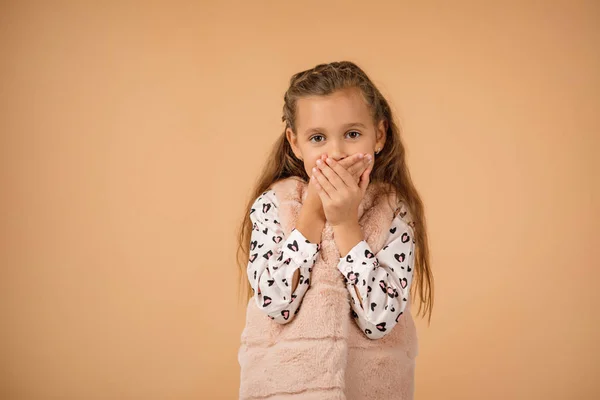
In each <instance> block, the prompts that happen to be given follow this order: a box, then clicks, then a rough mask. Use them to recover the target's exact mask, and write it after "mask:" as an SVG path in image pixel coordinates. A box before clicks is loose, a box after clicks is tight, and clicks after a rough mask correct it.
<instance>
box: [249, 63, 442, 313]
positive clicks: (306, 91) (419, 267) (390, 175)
mask: <svg viewBox="0 0 600 400" xmlns="http://www.w3.org/2000/svg"><path fill="white" fill-rule="evenodd" d="M345 88H358V89H360V91H361V92H362V95H363V96H364V99H365V101H366V103H367V105H368V107H369V109H370V111H371V116H372V118H373V121H374V123H375V126H377V123H378V122H379V121H381V120H385V121H387V131H386V140H385V145H384V147H383V149H382V150H381V152H380V153H379V154H378V155H377V156H376V157H375V163H374V166H373V170H372V172H371V174H370V182H387V183H389V184H391V186H392V187H393V190H395V192H396V194H397V196H398V198H399V199H402V200H404V202H405V203H406V205H407V206H408V208H409V211H410V213H411V214H412V217H413V221H414V226H413V227H414V234H415V241H416V243H415V263H414V268H413V270H414V272H413V273H414V278H413V285H411V292H414V290H413V286H414V287H416V289H417V293H418V298H419V309H418V312H417V315H419V314H420V312H421V309H422V308H424V310H423V315H425V314H427V313H428V314H429V319H428V322H431V312H432V310H433V274H432V272H431V266H430V261H429V246H428V240H427V230H426V223H425V212H424V206H423V202H422V201H421V197H420V196H419V193H418V192H417V189H416V188H415V186H414V184H413V182H412V180H411V177H410V173H409V171H408V167H407V165H406V155H405V150H404V145H403V144H402V140H401V138H400V128H399V127H398V126H397V125H396V123H395V122H394V117H393V115H392V110H391V109H390V107H389V105H388V102H387V101H386V99H385V98H384V97H383V95H382V94H381V93H380V91H379V90H378V89H377V87H376V86H375V85H374V84H373V82H371V80H370V79H369V77H368V76H367V74H366V73H365V72H364V71H363V70H362V69H361V68H360V67H358V66H357V65H356V64H355V63H353V62H350V61H340V62H331V63H329V64H319V65H317V66H315V67H314V68H311V69H308V70H306V71H302V72H298V73H297V74H294V75H293V76H292V77H291V79H290V85H289V88H288V90H287V91H286V92H285V95H284V105H283V116H282V121H283V122H285V128H284V129H283V132H282V133H281V135H280V136H279V138H278V139H277V140H276V142H275V144H274V146H273V148H272V150H271V153H270V155H269V156H268V158H267V160H266V163H265V165H264V168H263V170H262V172H261V174H260V176H259V178H258V180H257V181H256V183H255V187H254V190H253V191H252V192H251V193H252V194H251V196H250V198H249V199H248V202H247V204H246V208H245V209H244V215H243V218H242V222H241V224H240V226H239V229H238V249H237V263H238V267H239V269H238V277H239V286H240V287H239V288H240V290H239V292H238V293H239V294H244V295H243V296H241V298H243V299H244V301H245V302H247V301H248V300H249V299H250V298H251V297H252V296H253V293H252V288H251V286H250V282H249V280H248V277H247V274H246V270H247V266H248V259H249V246H250V238H251V234H252V221H251V220H250V218H249V212H250V207H251V206H252V204H253V203H254V201H255V200H256V198H257V197H258V196H259V195H261V194H262V193H263V192H265V191H266V190H267V189H268V188H269V187H270V186H271V184H273V183H274V182H276V181H278V180H280V179H284V178H287V177H290V176H296V177H300V178H301V179H302V180H303V181H304V182H308V180H309V177H308V175H307V174H306V171H305V170H304V164H303V162H302V161H301V160H300V159H298V158H296V156H295V155H294V152H293V151H292V148H291V146H290V143H289V142H288V141H287V138H286V134H285V131H286V129H287V128H288V127H289V128H290V129H291V130H292V131H293V132H296V123H295V122H296V101H297V100H298V99H299V98H301V97H304V96H314V95H321V96H326V95H329V94H331V93H333V92H335V91H336V90H340V89H345ZM411 297H413V298H412V301H413V302H414V301H415V298H414V296H411Z"/></svg>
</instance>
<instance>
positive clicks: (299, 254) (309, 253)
mask: <svg viewBox="0 0 600 400" xmlns="http://www.w3.org/2000/svg"><path fill="white" fill-rule="evenodd" d="M294 241H295V242H296V243H297V244H298V251H296V252H294V251H291V249H286V251H288V254H293V256H292V260H294V261H295V262H296V263H297V264H298V265H302V264H303V263H304V262H305V261H306V260H311V259H312V258H314V256H315V255H316V254H317V252H318V251H319V250H320V248H321V246H320V245H319V244H318V243H312V242H310V241H309V240H308V239H307V238H306V237H305V236H304V235H303V234H302V232H300V231H299V230H297V229H296V228H294V229H293V230H292V231H291V232H290V234H289V236H288V238H287V240H286V242H288V243H292V244H293V243H294Z"/></svg>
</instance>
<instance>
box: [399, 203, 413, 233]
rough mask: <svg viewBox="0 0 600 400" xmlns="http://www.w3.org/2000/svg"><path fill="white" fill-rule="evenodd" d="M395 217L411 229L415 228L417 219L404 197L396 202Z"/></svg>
mask: <svg viewBox="0 0 600 400" xmlns="http://www.w3.org/2000/svg"><path fill="white" fill-rule="evenodd" d="M394 219H396V220H399V221H401V222H402V223H404V224H405V225H407V226H409V227H410V228H411V229H413V230H414V229H415V220H414V218H413V214H412V212H411V211H410V208H409V206H408V203H407V202H406V200H404V199H399V200H398V201H397V202H396V208H395V209H394Z"/></svg>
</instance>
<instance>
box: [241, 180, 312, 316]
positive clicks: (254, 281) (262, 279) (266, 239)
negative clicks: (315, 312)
mask: <svg viewBox="0 0 600 400" xmlns="http://www.w3.org/2000/svg"><path fill="white" fill-rule="evenodd" d="M277 205H278V203H277V198H276V197H275V193H274V191H273V189H270V190H268V191H266V192H264V193H263V194H262V195H261V196H259V197H258V198H257V199H256V200H255V202H254V204H253V205H252V207H251V210H250V219H251V221H252V223H253V228H252V235H251V239H250V258H249V260H248V267H247V274H248V280H249V281H250V286H251V287H252V290H253V292H254V296H253V297H254V300H255V301H256V304H257V306H258V307H259V309H261V310H263V311H264V312H265V313H266V314H267V315H268V316H269V318H271V319H272V320H274V321H275V322H278V323H280V324H286V323H288V322H290V321H291V320H292V319H293V317H294V315H296V313H297V312H298V310H299V307H300V303H301V302H302V298H303V297H304V294H305V293H306V291H307V290H308V288H309V285H310V274H311V272H312V266H313V265H314V264H315V262H316V256H317V253H318V251H319V250H320V244H319V243H312V242H310V241H309V240H308V239H306V237H304V235H303V234H302V233H301V232H300V231H299V230H297V229H295V228H294V229H293V230H292V231H291V232H290V234H289V236H288V237H287V238H286V237H285V234H284V232H283V230H282V228H281V225H280V223H279V222H278V221H277V218H278V207H277ZM298 269H299V270H300V279H299V281H298V286H297V287H296V290H295V291H294V292H293V293H292V278H293V275H294V272H295V271H296V270H298Z"/></svg>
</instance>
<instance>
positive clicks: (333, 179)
mask: <svg viewBox="0 0 600 400" xmlns="http://www.w3.org/2000/svg"><path fill="white" fill-rule="evenodd" d="M317 166H318V167H317V170H319V171H320V173H321V175H322V176H324V177H325V178H327V180H328V181H329V184H330V185H331V186H332V187H333V190H334V191H337V190H342V189H344V187H345V186H346V183H344V181H343V180H342V179H341V178H340V176H339V175H338V174H337V172H335V171H334V170H333V169H332V168H331V167H330V166H329V165H328V164H327V162H325V163H323V162H321V163H317ZM342 169H343V168H342ZM344 171H346V170H345V169H344ZM346 172H348V171H346ZM329 195H330V196H333V192H331V191H330V192H329Z"/></svg>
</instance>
